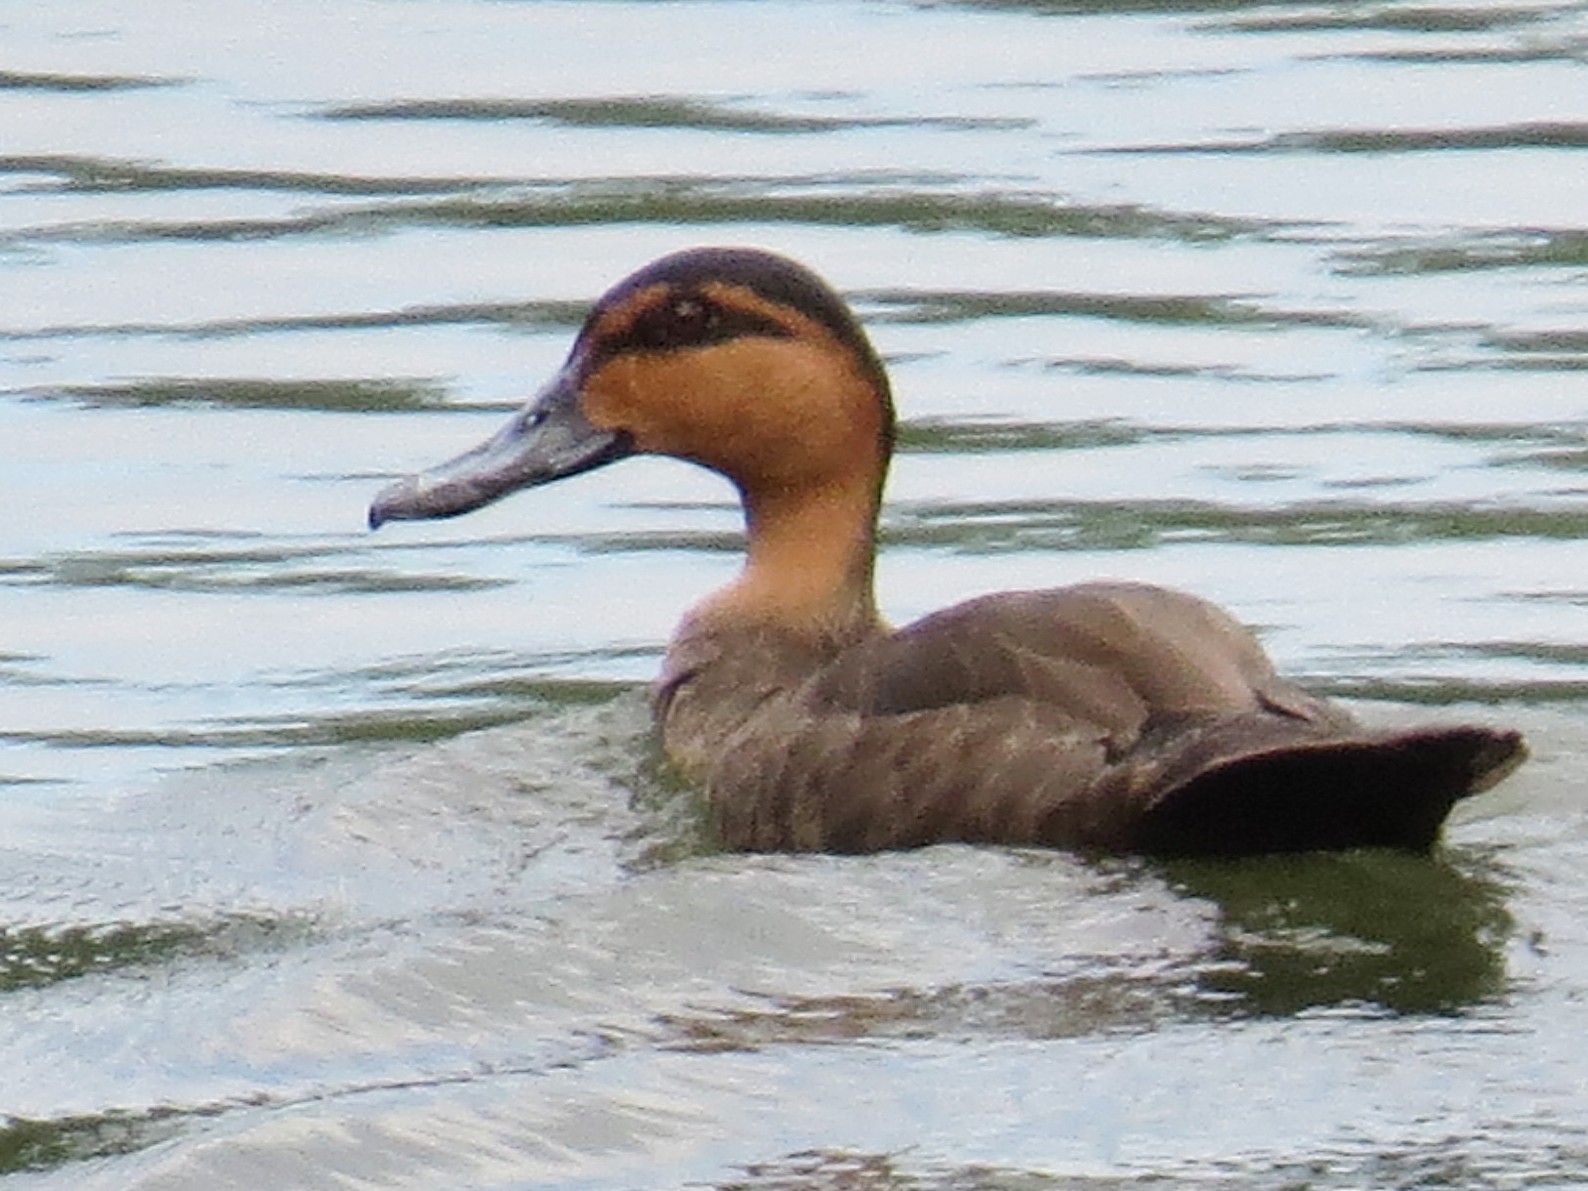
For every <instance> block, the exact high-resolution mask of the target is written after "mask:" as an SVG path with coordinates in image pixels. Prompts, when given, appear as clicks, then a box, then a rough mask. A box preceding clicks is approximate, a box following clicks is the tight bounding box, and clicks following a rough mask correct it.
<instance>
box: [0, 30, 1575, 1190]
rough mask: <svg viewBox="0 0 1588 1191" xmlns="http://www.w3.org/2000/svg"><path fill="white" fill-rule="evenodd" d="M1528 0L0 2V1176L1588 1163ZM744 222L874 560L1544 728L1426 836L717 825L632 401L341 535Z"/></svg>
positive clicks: (1548, 110) (1212, 1169)
mask: <svg viewBox="0 0 1588 1191" xmlns="http://www.w3.org/2000/svg"><path fill="white" fill-rule="evenodd" d="M1585 150H1588V5H1585V4H1583V3H1580V2H1578V3H1562V2H1551V0H1536V2H1519V3H1514V4H1513V3H1506V4H1499V3H1465V4H1455V3H1441V2H1437V0H1436V2H1413V3H1375V2H1372V0H1363V2H1361V3H1339V2H1319V3H1310V4H1292V3H1275V4H1269V5H1248V4H1242V3H1236V2H1234V0H1226V2H1223V3H1219V2H1215V0H1207V2H1204V3H1197V2H1196V0H1184V2H1180V3H1168V2H1149V0H1142V2H1140V3H1135V4H1132V3H1129V2H1122V3H1117V4H1104V3H1089V2H1084V0H1070V2H1065V0H1029V2H1025V3H1022V2H1020V0H1006V2H1003V3H998V2H993V0H988V2H984V3H974V2H969V0H967V2H964V3H951V2H947V0H944V2H941V3H925V2H923V3H913V4H912V3H904V2H886V0H876V2H862V0H786V2H784V3H751V2H733V0H684V2H679V3H622V2H613V3H604V2H582V3H581V2H563V3H540V2H534V0H518V2H512V0H270V2H269V3H264V2H254V3H248V2H245V0H231V2H221V3H214V2H208V3H199V2H171V3H165V2H162V3H155V2H154V0H121V2H116V0H102V2H101V0H87V2H74V3H70V4H65V3H50V2H47V0H9V2H8V3H6V4H5V5H3V6H0V1121H3V1124H0V1172H4V1177H3V1178H0V1182H3V1184H4V1185H5V1186H6V1187H12V1186H15V1187H18V1188H72V1189H74V1191H76V1189H79V1188H117V1189H119V1188H130V1187H139V1188H155V1187H159V1188H187V1187H191V1188H204V1189H209V1188H216V1187H228V1188H268V1189H270V1191H283V1189H286V1188H299V1187H301V1188H324V1187H369V1188H419V1187H425V1188H429V1187H435V1188H448V1189H456V1188H528V1187H542V1186H573V1187H588V1188H676V1187H690V1188H705V1187H722V1188H728V1187H732V1188H778V1189H791V1191H792V1189H801V1191H805V1189H817V1188H912V1189H913V1188H928V1189H930V1188H945V1189H946V1188H956V1189H958V1188H972V1187H975V1188H1020V1189H1021V1191H1027V1189H1032V1188H1065V1189H1071V1191H1073V1189H1078V1188H1088V1189H1092V1191H1101V1189H1104V1188H1107V1189H1109V1191H1117V1189H1119V1188H1136V1187H1140V1188H1147V1187H1152V1188H1160V1187H1180V1186H1196V1187H1206V1188H1241V1189H1247V1188H1252V1189H1275V1191H1277V1189H1279V1188H1331V1189H1334V1188H1366V1187H1372V1188H1382V1187H1397V1188H1399V1187H1423V1186H1441V1187H1473V1188H1496V1189H1500V1188H1505V1189H1510V1188H1520V1187H1528V1188H1555V1187H1561V1188H1564V1187H1576V1186H1582V1185H1585V1184H1588V1050H1585V1048H1584V1046H1583V1043H1582V1040H1583V1039H1584V1038H1585V1037H1588V887H1585V881H1588V876H1585V874H1588V820H1585V806H1588V802H1585V798H1584V795H1585V793H1588V778H1585V776H1584V773H1585V766H1588V615H1585V606H1588V579H1585V577H1584V576H1585V566H1584V563H1585V558H1584V551H1585V547H1584V543H1583V539H1584V537H1585V533H1588V381H1585V377H1588V372H1585V368H1588V285H1585V282H1588V168H1585V166H1588V156H1585ZM711 242H732V243H755V244H761V245H765V246H767V247H771V248H774V249H778V250H781V251H783V252H786V253H789V254H792V255H794V256H796V257H799V258H801V259H803V260H805V261H807V262H808V263H810V264H811V265H813V266H815V267H816V268H817V269H818V270H820V271H821V272H823V273H824V274H826V275H827V276H828V277H830V278H831V279H832V281H833V282H834V283H835V284H836V285H837V286H838V287H840V288H841V289H842V290H843V291H844V292H845V293H847V294H848V295H849V296H850V297H851V299H852V300H853V301H854V302H855V304H856V306H857V308H858V309H859V310H860V311H861V313H862V314H863V316H864V317H865V319H866V320H867V323H868V325H869V326H870V328H871V330H872V332H873V334H874V336H875V338H876V340H877V343H878V345H879V347H880V348H881V349H882V351H883V352H884V353H885V355H886V356H887V357H888V359H889V362H890V364H891V366H892V369H893V372H894V376H895V387H896V391H897V397H898V404H899V407H900V412H901V415H902V417H903V419H904V428H903V448H904V449H903V453H902V454H901V456H900V458H899V459H898V461H897V463H896V465H895V469H894V475H893V481H892V484H891V487H890V499H889V503H888V506H887V509H886V512H885V520H884V531H885V534H884V536H885V542H886V545H885V549H886V556H885V558H884V560H883V563H882V566H881V571H880V578H881V595H882V599H883V602H884V604H885V608H886V611H887V612H888V613H889V615H890V616H891V617H893V618H894V619H896V620H900V621H902V620H905V619H908V618H910V617H912V616H914V615H917V614H919V613H921V612H924V611H927V610H929V609H931V608H934V607H937V606H939V605H941V604H944V603H947V602H949V601H951V600H954V599H957V598H961V597H964V596H967V595H971V594H974V593H977V592H982V591H987V590H992V589H998V588H1008V587H1022V586H1040V585H1046V584H1053V583H1059V582H1064V581H1069V580H1073V579H1078V578H1085V577H1095V576H1104V575H1106V576H1118V577H1131V578H1139V579H1146V580H1152V581H1159V582H1165V583H1170V584H1173V585H1177V586H1183V587H1187V588H1190V589H1193V590H1195V591H1197V592H1199V593H1201V594H1203V595H1207V596H1210V597H1212V598H1215V599H1217V600H1219V601H1221V602H1223V603H1225V604H1227V605H1228V606H1229V607H1230V608H1232V609H1233V610H1234V611H1235V612H1236V613H1237V614H1238V615H1239V616H1241V617H1242V618H1244V619H1246V620H1247V621H1249V622H1251V623H1253V624H1255V625H1257V626H1259V627H1260V628H1261V629H1262V631H1263V634H1264V638H1265V640H1266V642H1267V643H1268V644H1269V646H1270V648H1271V650H1272V651H1273V653H1274V654H1275V656H1276V657H1277V659H1278V660H1279V661H1280V663H1281V665H1282V667H1283V668H1284V669H1286V670H1287V671H1289V672H1292V673H1295V674H1297V675H1299V676H1301V677H1303V678H1304V679H1305V680H1306V681H1307V682H1308V683H1309V684H1311V685H1313V686H1315V687H1316V688H1318V689H1320V690H1325V691H1330V692H1333V693H1336V694H1340V695H1342V696H1345V697H1348V698H1351V699H1353V700H1354V701H1355V703H1356V706H1357V707H1358V708H1359V709H1360V710H1361V712H1362V713H1363V714H1364V715H1366V716H1367V717H1369V718H1370V719H1374V720H1376V721H1379V722H1388V721H1398V720H1410V719H1420V718H1431V719H1441V718H1476V719H1479V720H1483V721H1488V722H1495V723H1506V724H1515V725H1517V726H1520V727H1522V728H1524V729H1525V730H1526V731H1527V732H1528V733H1529V735H1530V737H1531V739H1532V742H1533V747H1534V753H1535V759H1534V761H1533V762H1532V763H1531V764H1530V765H1529V766H1528V767H1527V768H1526V769H1525V770H1524V771H1522V772H1521V773H1520V774H1519V775H1518V776H1517V777H1515V778H1513V779H1512V780H1511V781H1509V782H1508V783H1506V784H1505V785H1504V786H1503V787H1501V788H1500V789H1499V790H1497V791H1494V792H1492V793H1490V794H1486V795H1484V796H1482V797H1480V798H1478V799H1476V800H1474V801H1473V802H1471V803H1469V804H1467V805H1465V806H1463V807H1461V808H1460V809H1459V810H1458V813H1457V815H1456V817H1455V820H1454V821H1453V824H1452V826H1451V829H1450V831H1449V833H1448V842H1447V846H1446V847H1445V848H1444V849H1443V850H1442V851H1441V852H1440V854H1439V855H1438V856H1437V857H1435V858H1434V859H1432V860H1421V859H1407V858H1397V857H1388V856H1380V855H1360V856H1344V857H1322V858H1305V859H1291V860H1275V861H1261V862H1248V863H1242V864H1208V865H1172V866H1164V865H1155V864H1147V863H1135V862H1119V863H1113V864H1103V865H1097V864H1086V863H1082V862H1080V861H1078V860H1075V859H1074V858H1071V857H1068V856H1065V855H1062V854H1047V853H1031V852H1020V851H1008V850H1000V849H969V848H939V849H929V850H927V851H923V852H919V853H914V854H907V855H892V856H880V857H873V858H864V859H832V858H811V857H804V858H780V857H759V858H746V857H740V856H731V855H720V854H711V853H710V852H709V851H708V850H705V849H703V848H702V846H701V843H700V840H699V838H698V833H697V827H696V822H695V818H694V812H693V808H692V806H691V805H690V803H689V800H688V798H687V796H685V795H681V794H680V792H679V791H677V790H674V789H672V788H670V787H669V786H668V785H667V784H666V783H665V782H664V781H662V780H661V779H660V778H659V777H658V775H657V774H656V772H655V771H654V768H653V766H652V760H651V755H650V751H649V748H648V741H647V736H646V719H645V710H644V704H643V697H642V694H641V691H642V690H643V684H644V681H645V679H646V678H647V677H648V676H649V675H650V674H651V673H652V671H653V669H654V667H655V665H656V663H657V660H658V657H659V651H660V648H661V644H662V642H663V641H664V640H665V637H666V634H667V632H668V631H669V629H670V627H671V625H672V623H673V621H674V620H675V618H676V617H677V615H678V614H679V613H680V612H681V611H682V609H683V608H684V607H685V606H687V604H688V603H689V602H690V601H691V600H692V599H694V598H696V597H698V596H699V595H701V594H702V593H703V592H705V591H706V590H708V589H710V588H711V587H712V586H713V585H714V584H716V583H719V582H721V581H722V580H724V579H725V578H726V577H727V576H728V575H729V574H731V573H732V571H733V569H734V566H735V560H734V551H735V549H736V544H737V530H738V526H737V518H736V515H735V511H734V509H733V506H732V503H731V500H730V494H729V493H728V491H727V490H726V488H725V487H724V486H723V485H721V484H720V483H718V482H715V481H713V480H712V479H710V478H709V477H707V476H704V475H702V474H699V473H695V472H692V471H690V470H688V469H687V468H684V467H682V466H680V465H673V464H668V463H665V462H658V461H647V462H634V463H629V464H625V465H623V466H621V467H618V468H613V469H608V470H606V471H603V472H599V473H596V474H594V475H592V476H589V477H585V478H582V479H579V480H575V481H569V482H567V483H566V484H563V485H560V486H558V487H556V488H553V489H547V490H544V491H540V492H536V493H533V494H527V495H525V496H521V497H519V498H517V499H515V500H512V501H509V502H506V503H505V504H503V505H501V506H499V507H495V508H492V509H490V510H487V511H484V512H482V513H480V514H477V515H475V516H472V517H469V518H466V519H463V520H461V521H457V522H453V523H447V524H440V525H422V526H416V525H399V526H394V527H390V528H388V529H386V530H383V531H382V532H381V533H379V534H378V535H373V536H372V535H370V534H368V533H366V532H365V531H364V530H363V528H362V523H363V515H364V508H365V505H366V503H367V501H368V499H369V497H370V496H371V495H372V493H373V492H374V491H376V490H377V489H378V487H379V486H380V484H381V483H382V482H383V480H384V479H386V478H387V477H389V476H390V475H393V474H396V473H400V472H404V471H407V470H410V469H413V468H415V467H418V466H422V465H424V464H426V463H430V462H434V461H437V460H439V459H441V458H443V457H446V456H448V455H450V454H452V453H454V452H455V451H456V450H458V449H459V448H461V447H463V446H466V445H469V444H471V443H472V442H474V441H475V440H476V439H478V438H479V437H481V436H482V435H483V434H484V433H485V432H487V431H488V430H489V429H491V428H492V427H493V426H494V425H495V424H496V423H497V422H498V420H500V419H501V418H502V416H503V413H504V411H506V410H507V409H509V408H511V407H512V406H513V404H514V403H515V402H516V401H517V400H519V399H520V398H522V397H523V396H525V395H526V394H528V393H529V392H530V391H531V390H532V389H533V388H534V387H535V385H536V384H537V382H538V381H539V380H540V379H541V378H543V377H544V376H546V375H547V374H548V373H549V372H550V370H551V369H552V368H554V367H555V366H556V364H557V363H558V362H559V360H560V358H561V356H562V354H563V352H564V351H565V350H566V346H567V343H568V340H569V338H570V336H571V334H572V331H573V328H574V327H575V326H576V325H577V322H578V319H579V317H580V315H581V313H582V310H583V308H584V304H585V303H587V302H588V301H589V300H590V299H591V298H593V297H594V296H595V295H596V294H598V293H599V292H600V291H601V290H603V289H604V288H605V287H606V286H607V285H609V284H610V283H611V282H612V281H614V280H616V279H617V278H619V277H621V276H622V275H623V274H625V273H627V272H628V271H630V270H631V269H633V268H635V267H637V266H638V265H640V264H643V263H644V262H646V261H648V260H649V259H651V258H652V257H654V256H657V255H659V254H661V253H662V252H665V251H669V250H671V249H674V248H678V247H681V246H684V245H689V244H698V243H711Z"/></svg>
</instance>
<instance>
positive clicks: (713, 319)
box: [633, 294, 723, 350]
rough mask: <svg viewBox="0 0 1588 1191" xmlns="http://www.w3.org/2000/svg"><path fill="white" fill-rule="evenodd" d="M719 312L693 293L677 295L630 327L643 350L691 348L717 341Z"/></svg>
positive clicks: (720, 330)
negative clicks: (645, 348) (632, 327)
mask: <svg viewBox="0 0 1588 1191" xmlns="http://www.w3.org/2000/svg"><path fill="white" fill-rule="evenodd" d="M722 330H723V317H722V311H721V309H720V308H719V307H718V306H717V305H716V304H715V303H712V302H709V301H707V300H706V299H704V298H701V297H697V296H695V295H693V294H681V295H679V296H677V297H674V298H669V299H668V300H667V301H666V302H663V303H661V304H660V305H658V306H656V307H653V308H652V309H651V310H648V311H646V312H645V313H644V314H643V315H641V316H640V318H639V319H638V320H637V321H636V322H635V324H634V330H633V335H634V338H635V339H636V340H637V341H638V342H639V343H640V344H641V345H642V346H644V347H647V348H651V349H658V350H666V349H667V348H675V347H693V346H696V345H698V344H702V343H709V342H711V341H712V340H714V339H717V338H720V337H721V334H722Z"/></svg>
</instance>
